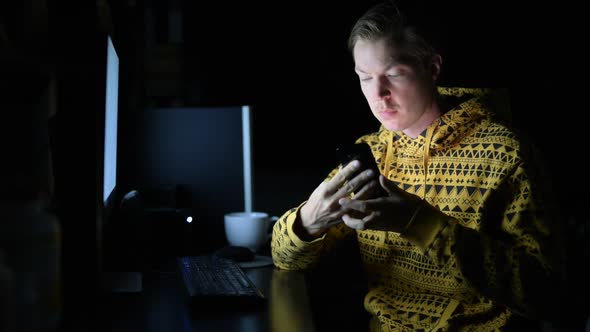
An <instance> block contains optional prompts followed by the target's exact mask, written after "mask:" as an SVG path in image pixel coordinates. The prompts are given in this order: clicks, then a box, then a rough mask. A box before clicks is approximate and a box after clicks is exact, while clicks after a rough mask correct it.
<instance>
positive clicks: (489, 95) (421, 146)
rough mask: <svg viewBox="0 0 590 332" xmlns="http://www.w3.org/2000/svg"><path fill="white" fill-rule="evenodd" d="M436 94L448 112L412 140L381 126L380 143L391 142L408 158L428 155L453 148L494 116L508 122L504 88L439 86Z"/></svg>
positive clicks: (401, 133) (507, 103) (506, 97)
mask: <svg viewBox="0 0 590 332" xmlns="http://www.w3.org/2000/svg"><path fill="white" fill-rule="evenodd" d="M438 93H439V95H440V97H441V100H442V101H443V102H444V103H446V104H447V105H448V106H449V107H448V108H447V109H448V111H447V112H446V113H444V114H443V115H441V117H440V118H439V119H437V120H436V121H434V122H433V123H432V124H430V126H428V128H426V129H425V130H424V131H423V132H422V133H421V134H420V135H419V136H418V137H416V138H411V137H409V136H407V135H406V134H404V133H403V132H401V131H395V132H390V131H388V130H387V129H385V128H384V127H383V126H381V128H380V132H379V138H380V140H382V141H389V140H391V139H393V141H396V145H397V146H398V147H400V148H402V149H403V150H405V151H406V153H408V154H410V155H416V154H423V153H424V152H425V150H426V151H429V152H427V153H426V154H429V153H430V152H432V151H436V150H440V149H448V148H450V147H452V146H455V145H456V144H458V142H460V141H461V140H462V139H463V138H464V137H466V136H469V135H470V134H471V133H473V131H475V130H477V129H478V128H479V127H480V126H482V125H484V126H485V125H487V124H489V123H490V122H491V121H492V120H493V119H495V118H497V117H501V118H504V119H509V117H508V116H509V113H510V111H509V110H510V108H509V107H510V105H509V101H508V94H507V91H506V90H505V89H489V88H448V87H438ZM392 135H393V136H394V137H392ZM427 142H428V144H426V143H427Z"/></svg>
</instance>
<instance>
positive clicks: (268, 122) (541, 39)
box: [0, 0, 588, 331]
mask: <svg viewBox="0 0 590 332" xmlns="http://www.w3.org/2000/svg"><path fill="white" fill-rule="evenodd" d="M372 3H375V1H367V2H365V1H310V0H303V1H297V2H294V1H292V2H275V3H270V2H256V3H254V2H248V1H188V0H184V1H183V0H177V1H161V0H143V1H139V0H124V1H114V0H113V1H106V0H101V1H85V2H83V1H42V0H29V1H22V2H18V3H12V2H2V3H1V4H0V19H1V21H0V23H2V25H1V26H0V27H1V28H2V30H0V33H1V34H0V37H1V39H0V41H1V43H0V59H1V60H2V62H1V72H0V74H1V77H2V80H0V82H2V85H1V89H0V91H1V94H2V99H1V102H0V105H1V106H2V111H3V116H5V118H4V120H3V121H2V125H3V127H2V130H1V132H2V134H3V136H2V141H3V142H4V146H5V147H6V148H7V149H4V151H5V155H6V156H7V158H6V160H4V165H5V166H8V171H7V172H5V173H4V174H6V175H7V176H5V179H4V180H5V181H3V182H4V183H7V185H5V186H3V188H2V189H3V190H2V194H3V195H4V196H3V197H4V198H6V197H9V198H10V199H13V198H14V196H15V195H14V194H15V193H17V195H16V196H18V197H23V198H30V197H32V196H34V193H35V192H37V191H38V190H44V189H45V186H50V185H49V184H48V183H49V182H50V181H48V180H47V179H46V178H44V176H47V175H43V174H45V173H46V172H43V171H42V170H43V169H44V166H46V165H48V164H47V160H45V161H44V162H45V163H38V162H36V159H34V157H31V156H30V155H29V154H28V152H29V151H33V150H34V149H35V148H37V146H36V145H35V144H37V143H38V142H35V143H31V140H30V139H27V135H26V133H27V132H28V131H26V130H31V129H38V128H40V127H43V126H42V125H39V126H38V127H35V126H30V125H29V124H28V123H27V121H26V120H27V119H28V115H27V112H28V111H29V110H30V109H33V108H35V112H36V113H35V116H34V117H31V119H39V118H42V117H41V116H40V115H39V114H41V113H43V112H46V113H47V114H48V117H49V116H50V115H51V114H53V113H55V114H57V116H58V120H59V122H57V125H56V128H53V129H54V130H55V132H57V133H58V134H57V135H56V138H57V141H58V143H57V147H58V149H57V151H54V163H53V166H54V167H55V168H54V176H55V182H56V189H55V190H56V191H57V194H58V195H57V196H58V197H61V202H59V204H58V206H59V207H60V209H59V212H60V215H59V217H60V222H61V226H62V232H63V242H62V249H63V255H64V257H63V262H62V263H63V272H64V273H63V281H64V303H65V310H64V312H65V316H66V317H67V318H68V320H69V321H70V322H73V323H71V326H68V327H71V330H72V331H80V330H81V329H80V326H79V325H78V323H80V322H82V323H81V324H82V325H85V324H84V322H86V321H87V319H88V318H87V316H86V315H92V307H93V306H94V305H95V304H94V301H93V298H92V297H91V296H88V295H87V294H84V291H87V290H88V289H92V287H91V286H89V285H92V284H93V282H94V283H96V282H98V281H97V280H96V279H97V278H98V277H97V276H96V275H95V274H94V273H95V272H96V271H95V269H96V267H97V265H96V260H97V257H96V249H97V247H96V242H95V241H96V238H97V233H100V227H97V223H93V222H92V221H95V222H97V220H98V218H99V213H98V211H99V210H100V209H99V206H97V203H98V202H100V201H101V199H100V197H101V190H100V188H101V186H102V181H101V179H100V176H99V175H98V174H100V173H101V172H100V165H101V164H100V160H101V158H102V153H101V152H102V150H101V148H100V147H101V145H100V142H99V140H97V137H100V130H101V128H100V126H99V125H98V124H99V123H100V116H99V115H100V114H102V113H100V112H101V110H100V105H101V103H102V99H101V98H103V97H104V96H103V95H102V94H101V93H100V91H101V89H103V87H104V77H103V74H104V73H102V68H103V65H104V57H103V56H102V55H98V54H97V52H99V51H100V52H102V50H103V48H101V47H99V46H98V45H97V44H96V41H97V39H96V37H97V36H98V35H101V33H103V32H109V33H111V34H112V35H113V37H114V40H115V43H116V46H117V48H118V51H119V56H120V79H121V81H120V91H119V98H120V103H119V115H120V122H119V124H120V130H119V138H120V146H119V147H120V148H119V161H118V165H119V166H120V167H121V168H120V170H119V172H118V174H119V179H118V181H119V183H120V184H121V187H122V188H123V189H132V187H133V183H131V181H130V179H131V178H132V175H133V172H134V167H136V160H135V159H136V156H135V151H136V149H137V147H136V146H134V145H133V144H132V143H131V142H133V141H134V140H133V138H134V136H133V135H134V133H135V129H136V120H137V118H139V116H140V114H141V112H142V111H143V110H145V109H146V108H147V107H165V106H189V107H190V106H231V105H243V104H249V105H251V106H252V109H253V126H254V128H253V135H254V137H253V139H254V141H253V149H254V160H253V162H254V172H255V174H254V176H255V177H254V181H255V182H254V185H255V202H254V205H255V208H256V209H259V210H264V211H268V212H270V213H272V214H280V213H282V212H284V211H286V210H287V209H289V208H291V207H293V206H295V205H296V204H299V203H300V202H301V201H302V200H303V199H306V198H307V197H308V195H309V194H310V192H311V191H312V190H313V189H314V188H315V186H317V184H319V182H320V181H321V180H322V179H323V177H324V176H325V175H327V173H328V172H329V171H330V170H331V169H332V167H334V166H335V163H336V160H335V157H334V154H333V152H334V148H335V147H336V146H337V145H338V144H340V143H343V142H352V141H353V140H354V139H356V138H357V137H358V136H360V135H362V134H364V133H366V132H368V131H373V130H376V129H377V128H378V125H379V124H378V122H377V121H376V120H375V119H374V118H373V116H372V114H371V113H370V110H369V109H368V107H367V105H366V102H365V100H364V97H363V96H362V94H361V92H360V88H359V86H358V82H357V79H356V77H355V74H354V72H353V63H352V59H351V56H350V54H349V53H348V50H347V48H346V39H347V37H348V32H349V30H350V28H351V27H352V25H353V23H354V20H355V19H356V18H358V17H359V16H360V15H361V14H362V13H363V12H364V11H365V10H366V9H367V8H368V7H369V6H370V4H372ZM400 5H401V6H402V7H403V9H407V13H408V14H410V15H411V16H412V19H414V20H420V21H424V22H423V23H427V24H426V26H427V27H428V31H429V32H430V33H431V34H432V35H433V37H434V38H435V39H436V41H437V44H438V46H439V49H440V51H441V53H442V55H443V67H442V76H441V85H448V86H469V87H503V88H508V89H509V92H510V97H511V107H512V122H513V124H514V126H515V127H516V128H517V129H518V130H519V131H521V132H523V133H524V134H526V135H528V136H530V137H531V138H533V140H534V141H535V142H537V145H538V147H539V148H540V149H541V151H542V152H543V154H544V157H545V163H544V165H545V166H547V168H548V170H549V171H550V176H549V177H547V178H546V180H547V182H551V183H552V184H553V185H554V186H555V190H554V193H555V196H556V198H557V200H558V202H559V203H560V204H562V207H563V209H562V210H561V212H562V213H563V215H564V219H567V218H569V216H571V215H576V214H578V213H581V210H582V206H583V205H584V203H585V201H586V199H585V198H586V192H587V189H586V188H587V182H588V180H587V177H586V176H584V174H585V169H584V163H583V162H582V161H581V160H580V159H583V158H584V154H585V150H586V146H585V145H586V144H587V142H586V141H587V140H585V139H583V134H584V133H585V132H586V131H587V130H586V128H585V127H586V125H585V123H584V121H583V118H584V117H585V116H586V114H584V113H586V109H585V108H584V107H583V106H582V103H581V98H582V96H583V95H582V94H580V93H579V92H578V90H580V88H579V87H581V86H583V84H581V83H579V82H580V81H583V80H585V79H586V76H585V75H584V74H583V72H584V70H585V59H584V55H585V53H582V52H580V51H579V50H580V48H581V45H583V42H584V39H583V38H581V37H580V35H581V32H582V31H583V29H582V26H583V24H582V23H583V22H584V21H583V20H582V17H581V15H580V13H582V11H581V10H579V8H575V7H573V6H572V5H571V4H570V3H567V2H560V3H551V4H540V3H538V2H535V3H530V4H529V3H521V2H519V3H515V2H513V1H480V2H470V3H468V4H467V3H465V4H449V3H444V4H440V3H433V2H430V1H425V0H421V1H400ZM517 5H518V7H517ZM178 17H180V18H181V19H180V20H178ZM48 87H51V88H48ZM35 105H42V107H40V108H39V107H36V106H35ZM43 105H44V106H43ZM39 112H41V113H39ZM43 114H45V113H43ZM15 119H16V120H17V121H16V122H15V121H14V120H15ZM93 128H95V129H96V130H95V131H93V130H92V129H93ZM45 130H47V129H45ZM14 133H18V134H14ZM32 136H34V135H32ZM35 139H37V137H36V136H35ZM39 140H41V139H39ZM46 143H47V142H46ZM33 145H34V148H31V146H33ZM21 160H24V161H23V162H20V161H21ZM23 165H27V166H23ZM97 165H98V166H97ZM40 170H41V171H40ZM13 173H16V174H19V175H20V176H17V177H15V176H14V174H13ZM33 176H34V177H35V178H39V179H40V180H38V181H23V179H30V178H31V177H33ZM92 195H94V196H95V202H92V200H91V199H90V197H92ZM79 255H84V256H85V258H84V260H83V261H80V260H79V259H78V258H77V257H76V256H79ZM93 278H94V280H93ZM86 329H90V328H89V327H88V326H86ZM68 330H70V329H68ZM82 330H84V329H82Z"/></svg>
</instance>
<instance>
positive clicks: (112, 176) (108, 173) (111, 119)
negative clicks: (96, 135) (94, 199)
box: [102, 36, 119, 204]
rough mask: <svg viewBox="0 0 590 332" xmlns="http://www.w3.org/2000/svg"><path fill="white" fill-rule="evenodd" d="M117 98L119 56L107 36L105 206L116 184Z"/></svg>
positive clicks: (104, 160)
mask: <svg viewBox="0 0 590 332" xmlns="http://www.w3.org/2000/svg"><path fill="white" fill-rule="evenodd" d="M118 97H119V56H118V54H117V51H116V50H115V46H114V45H113V41H112V39H111V37H110V36H109V37H108V38H107V66H106V90H105V118H104V124H105V125H104V159H103V162H104V165H103V168H104V171H103V197H102V199H103V203H104V204H106V203H107V200H108V199H109V196H111V194H112V193H113V190H114V189H115V186H116V184H117V118H118Z"/></svg>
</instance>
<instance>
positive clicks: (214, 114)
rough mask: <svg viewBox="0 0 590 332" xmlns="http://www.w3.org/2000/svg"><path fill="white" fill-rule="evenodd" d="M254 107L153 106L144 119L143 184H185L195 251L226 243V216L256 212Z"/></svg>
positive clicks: (140, 165) (139, 172)
mask: <svg viewBox="0 0 590 332" xmlns="http://www.w3.org/2000/svg"><path fill="white" fill-rule="evenodd" d="M251 118H252V117H251V109H250V106H247V105H243V106H225V107H221V106H220V107H171V108H151V109H146V110H144V111H143V112H142V116H141V121H140V127H141V130H140V134H139V136H140V137H141V140H140V142H139V143H138V146H137V149H138V156H139V163H138V166H137V174H136V175H137V176H138V177H139V178H138V179H137V182H138V185H140V186H142V185H143V186H146V185H147V186H152V187H154V186H162V187H165V186H170V185H172V186H176V185H179V186H182V187H184V188H186V189H187V190H188V193H189V196H190V199H189V200H190V202H189V204H190V208H191V209H192V217H193V220H192V227H193V230H194V231H193V234H194V238H193V240H192V241H193V243H194V245H195V246H196V247H197V249H199V248H200V249H207V248H212V247H218V246H221V245H223V244H224V243H225V236H224V228H223V216H224V214H226V213H229V212H234V211H252V206H253V194H252V193H253V180H252V160H251V155H252V143H251Z"/></svg>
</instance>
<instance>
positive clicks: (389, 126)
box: [381, 121, 404, 131]
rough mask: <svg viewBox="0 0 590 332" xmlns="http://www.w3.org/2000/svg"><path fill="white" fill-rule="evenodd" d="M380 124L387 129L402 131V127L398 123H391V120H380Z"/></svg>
mask: <svg viewBox="0 0 590 332" xmlns="http://www.w3.org/2000/svg"><path fill="white" fill-rule="evenodd" d="M381 124H382V125H383V127H385V129H387V130H389V131H402V130H403V129H404V128H402V126H400V125H399V124H398V123H391V122H387V121H384V122H381Z"/></svg>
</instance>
